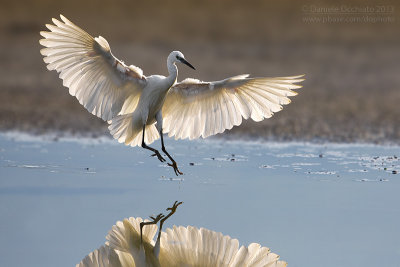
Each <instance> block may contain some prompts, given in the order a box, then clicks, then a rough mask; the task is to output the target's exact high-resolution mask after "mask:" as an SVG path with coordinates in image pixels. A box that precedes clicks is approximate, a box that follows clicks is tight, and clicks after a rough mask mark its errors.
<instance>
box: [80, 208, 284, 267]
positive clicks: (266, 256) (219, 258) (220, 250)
mask: <svg viewBox="0 0 400 267" xmlns="http://www.w3.org/2000/svg"><path fill="white" fill-rule="evenodd" d="M180 204H182V202H179V203H178V202H175V203H174V205H173V206H172V207H171V208H168V209H167V210H168V211H170V212H169V214H167V215H166V216H164V215H163V214H159V215H157V216H156V217H151V219H152V220H151V221H143V220H142V219H141V218H132V217H131V218H129V219H124V220H123V222H121V221H118V222H117V223H116V224H115V225H114V226H113V227H112V229H111V231H110V232H109V233H108V235H107V237H106V238H107V242H106V244H105V245H104V246H102V247H100V248H99V249H97V250H95V251H93V252H92V253H90V254H89V255H88V256H86V257H85V258H84V259H83V260H82V262H80V263H79V264H78V265H77V267H84V266H88V267H94V266H104V267H106V266H124V267H126V266H210V267H211V266H238V267H239V266H286V265H287V264H286V262H284V261H279V256H278V255H276V254H275V253H272V252H270V250H269V249H268V248H266V247H261V246H260V245H259V244H256V243H252V244H250V245H249V246H248V247H245V246H241V247H240V248H239V241H238V240H237V239H232V238H230V237H229V236H224V235H222V233H217V232H213V231H210V230H207V229H204V228H200V229H198V228H196V227H192V226H188V227H183V226H178V227H177V226H174V227H173V228H172V229H167V230H166V232H162V225H163V223H164V222H165V220H166V219H168V218H169V217H170V216H171V215H172V214H173V213H174V212H175V211H176V208H177V207H178V206H179V205H180ZM158 222H160V229H159V231H158V236H157V239H156V242H154V236H155V234H156V232H157V225H156V224H157V223H158Z"/></svg>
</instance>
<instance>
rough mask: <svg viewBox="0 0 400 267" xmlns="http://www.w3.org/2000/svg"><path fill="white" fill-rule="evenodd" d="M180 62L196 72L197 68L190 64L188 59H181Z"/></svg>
mask: <svg viewBox="0 0 400 267" xmlns="http://www.w3.org/2000/svg"><path fill="white" fill-rule="evenodd" d="M179 60H180V61H181V62H182V63H183V64H185V65H188V66H189V67H191V68H192V69H194V70H195V68H194V67H193V66H192V64H190V63H189V62H187V61H186V59H184V58H180V59H179Z"/></svg>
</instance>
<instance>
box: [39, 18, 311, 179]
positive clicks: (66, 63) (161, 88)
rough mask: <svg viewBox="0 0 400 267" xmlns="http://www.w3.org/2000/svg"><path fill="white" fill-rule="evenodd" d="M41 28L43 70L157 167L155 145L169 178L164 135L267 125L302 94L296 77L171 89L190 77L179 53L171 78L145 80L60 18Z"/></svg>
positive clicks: (103, 44) (171, 61)
mask: <svg viewBox="0 0 400 267" xmlns="http://www.w3.org/2000/svg"><path fill="white" fill-rule="evenodd" d="M60 16H61V20H62V21H60V20H57V19H53V23H54V25H51V24H47V25H46V27H47V28H48V29H49V30H50V31H42V32H40V34H41V35H42V36H43V37H44V39H41V40H40V44H41V45H43V46H45V47H46V48H43V49H41V51H40V52H41V54H42V55H43V56H44V62H45V63H46V64H47V68H48V69H49V70H56V71H57V72H59V73H60V75H59V77H60V78H61V79H62V80H63V85H64V86H66V87H68V88H69V93H70V94H71V95H73V96H75V97H76V98H77V99H78V100H79V103H81V104H82V105H83V106H84V107H85V108H86V109H87V110H88V111H89V112H91V113H92V114H94V115H96V116H98V117H100V118H102V119H103V120H106V121H107V122H108V123H109V124H110V125H109V127H108V128H109V130H110V133H111V135H112V136H113V137H114V138H115V139H117V140H118V142H120V143H122V142H124V143H125V144H126V145H131V146H142V147H143V148H146V149H149V150H151V151H152V152H153V153H154V154H153V156H157V157H158V159H159V160H160V161H161V162H164V161H165V159H164V158H163V156H161V154H160V153H159V151H158V150H156V149H154V148H152V147H149V146H148V145H149V144H151V143H152V142H153V141H154V140H156V139H158V138H159V137H161V148H162V151H163V152H164V153H165V154H166V155H167V156H168V158H169V159H170V160H171V163H168V165H169V166H171V167H173V168H174V171H175V174H176V175H178V174H182V173H181V172H180V171H179V169H178V166H177V164H176V162H175V160H174V159H173V158H172V157H171V155H170V154H169V153H168V152H167V150H166V149H165V146H164V140H163V133H168V135H169V136H170V137H172V136H174V137H175V139H184V138H189V139H194V138H199V137H203V138H205V137H208V136H210V135H214V134H218V133H222V132H223V131H225V129H231V128H232V127H233V126H235V125H240V124H241V123H242V118H244V119H248V118H251V119H253V120H254V121H261V120H263V119H264V118H269V117H271V116H272V115H273V113H274V112H278V111H280V110H281V109H282V105H285V104H288V103H290V100H289V98H288V97H289V96H294V95H296V94H297V93H296V92H294V91H292V89H297V88H300V87H301V86H299V85H297V84H295V83H298V82H301V81H303V79H300V78H301V77H302V75H300V76H292V77H277V78H248V76H249V75H248V74H243V75H238V76H234V77H231V78H227V79H224V80H222V81H214V82H202V81H199V80H196V79H190V78H188V79H185V80H183V81H182V82H179V83H177V76H178V69H177V67H176V63H183V64H186V65H187V66H189V67H191V68H193V69H194V67H193V66H192V65H191V64H190V63H189V62H187V61H186V59H185V57H184V55H183V54H182V53H181V52H179V51H173V52H171V53H170V54H169V56H168V58H167V68H168V73H169V75H168V76H167V77H165V76H161V75H151V76H145V75H143V71H142V70H141V69H140V68H138V67H136V66H133V65H130V66H128V65H126V64H125V63H124V62H122V61H120V60H118V59H117V58H116V57H114V56H113V54H112V53H111V49H110V46H109V44H108V42H107V41H106V39H104V38H103V37H101V36H99V37H97V38H93V37H92V36H91V35H89V34H88V33H87V32H85V31H84V30H82V29H81V28H79V27H78V26H76V25H75V24H73V23H72V22H71V21H70V20H68V19H67V18H65V17H64V16H63V15H60Z"/></svg>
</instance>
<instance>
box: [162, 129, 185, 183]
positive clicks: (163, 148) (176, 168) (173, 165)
mask: <svg viewBox="0 0 400 267" xmlns="http://www.w3.org/2000/svg"><path fill="white" fill-rule="evenodd" d="M160 136H161V149H162V151H163V152H164V153H165V155H167V156H168V158H169V159H170V160H171V162H172V163H168V165H169V166H171V167H172V168H174V171H175V174H176V175H177V176H178V174H180V175H182V174H183V172H181V171H180V170H179V169H178V165H176V162H175V160H174V159H173V158H172V157H171V155H170V154H169V153H168V152H167V150H166V149H165V146H164V138H163V132H162V130H161V132H160Z"/></svg>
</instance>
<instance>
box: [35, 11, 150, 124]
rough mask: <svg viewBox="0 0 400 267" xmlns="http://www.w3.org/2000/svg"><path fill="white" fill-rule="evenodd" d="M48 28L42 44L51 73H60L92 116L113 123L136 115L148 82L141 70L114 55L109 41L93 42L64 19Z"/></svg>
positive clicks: (79, 29) (48, 25)
mask: <svg viewBox="0 0 400 267" xmlns="http://www.w3.org/2000/svg"><path fill="white" fill-rule="evenodd" d="M60 17H61V20H62V21H59V20H57V19H53V23H54V24H55V25H51V24H47V25H46V27H47V28H48V29H49V30H50V31H48V32H45V31H43V32H40V34H41V35H42V36H43V37H44V39H41V40H40V41H39V42H40V44H41V45H43V46H45V47H46V48H43V49H42V50H41V51H40V52H41V54H42V55H43V56H44V62H45V63H46V64H47V68H48V69H49V70H56V71H57V72H59V73H60V76H59V77H60V78H61V79H62V80H63V85H64V86H66V87H68V88H69V93H70V94H71V95H73V96H75V97H76V98H77V99H78V100H79V103H81V104H82V105H83V106H84V107H85V108H86V109H87V110H88V111H89V112H91V113H92V114H94V115H96V116H98V117H100V118H102V119H103V120H111V119H112V118H114V117H115V116H116V115H118V114H125V113H128V112H132V111H133V110H134V109H135V107H136V105H137V103H138V100H139V97H140V94H141V92H142V89H143V88H144V87H145V85H146V83H147V81H146V77H145V76H144V75H143V72H142V70H141V69H140V68H138V67H135V66H133V65H131V66H127V65H125V64H124V63H123V62H122V61H120V60H118V59H117V58H115V57H114V56H113V54H112V53H111V49H110V46H109V44H108V42H107V40H106V39H104V38H103V37H101V36H99V37H97V38H93V37H92V36H90V35H89V34H88V33H87V32H85V31H84V30H82V29H81V28H79V27H78V26H76V25H75V24H73V23H72V22H71V21H69V20H68V19H67V18H65V17H64V16H63V15H60Z"/></svg>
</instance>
